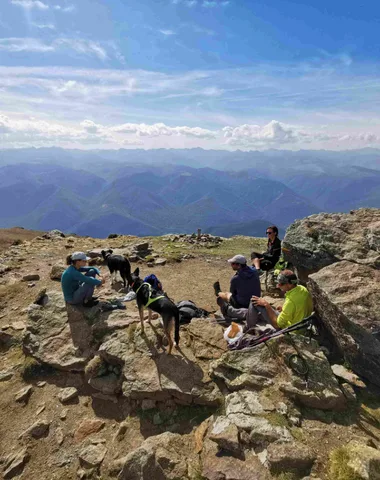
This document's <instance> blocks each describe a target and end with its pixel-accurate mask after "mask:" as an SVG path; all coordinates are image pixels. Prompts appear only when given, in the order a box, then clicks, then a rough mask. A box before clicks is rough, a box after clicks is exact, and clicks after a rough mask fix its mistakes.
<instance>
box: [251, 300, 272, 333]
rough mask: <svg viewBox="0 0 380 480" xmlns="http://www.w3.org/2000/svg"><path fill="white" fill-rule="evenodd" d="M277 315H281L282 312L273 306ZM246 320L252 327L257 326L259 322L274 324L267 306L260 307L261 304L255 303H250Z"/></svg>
mask: <svg viewBox="0 0 380 480" xmlns="http://www.w3.org/2000/svg"><path fill="white" fill-rule="evenodd" d="M272 310H273V311H274V313H275V314H276V316H277V317H278V316H279V315H280V312H278V311H277V310H275V309H274V308H272ZM246 321H247V327H248V328H252V327H254V326H256V325H257V324H258V323H261V324H262V323H267V324H269V325H272V323H271V321H270V320H269V316H268V313H267V311H266V308H265V307H260V306H257V307H256V306H255V305H253V303H251V304H250V306H249V308H248V312H247V316H246Z"/></svg>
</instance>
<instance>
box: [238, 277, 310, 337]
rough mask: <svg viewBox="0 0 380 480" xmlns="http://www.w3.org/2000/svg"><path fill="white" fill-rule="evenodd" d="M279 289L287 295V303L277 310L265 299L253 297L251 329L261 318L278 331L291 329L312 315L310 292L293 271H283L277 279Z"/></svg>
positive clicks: (248, 323) (250, 317)
mask: <svg viewBox="0 0 380 480" xmlns="http://www.w3.org/2000/svg"><path fill="white" fill-rule="evenodd" d="M277 287H278V288H279V289H280V290H281V291H282V292H284V293H285V303H284V305H283V307H282V308H280V309H279V310H280V311H278V310H275V309H274V308H273V307H272V306H271V305H270V304H269V303H268V302H267V301H266V300H265V299H264V298H260V297H258V296H253V297H252V304H253V308H252V309H250V312H249V315H247V326H248V328H251V327H253V326H255V325H256V323H257V321H259V319H260V316H261V318H262V319H263V320H264V321H266V322H267V323H270V324H271V325H272V326H273V327H274V328H276V329H283V328H286V327H290V326H291V325H294V324H295V323H298V322H300V321H301V320H303V319H304V318H306V317H308V316H309V315H311V313H312V311H313V301H312V298H311V295H310V293H309V291H308V290H307V289H306V288H305V287H304V286H302V285H298V278H297V275H296V274H295V273H293V272H292V271H291V270H283V271H282V272H280V274H279V275H278V277H277Z"/></svg>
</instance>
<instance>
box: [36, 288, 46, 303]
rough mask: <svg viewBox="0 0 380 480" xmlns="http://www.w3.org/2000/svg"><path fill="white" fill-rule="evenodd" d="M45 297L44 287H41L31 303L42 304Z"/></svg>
mask: <svg viewBox="0 0 380 480" xmlns="http://www.w3.org/2000/svg"><path fill="white" fill-rule="evenodd" d="M45 297H46V288H42V289H41V290H40V291H39V292H38V293H37V296H36V298H35V300H34V302H33V303H35V304H36V305H43V304H44V300H45Z"/></svg>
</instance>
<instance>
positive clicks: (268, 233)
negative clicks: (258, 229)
mask: <svg viewBox="0 0 380 480" xmlns="http://www.w3.org/2000/svg"><path fill="white" fill-rule="evenodd" d="M271 233H273V232H265V234H266V235H270V234H271Z"/></svg>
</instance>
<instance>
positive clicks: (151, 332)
mask: <svg viewBox="0 0 380 480" xmlns="http://www.w3.org/2000/svg"><path fill="white" fill-rule="evenodd" d="M204 322H207V320H204ZM161 332H162V330H161V329H160V322H159V321H153V322H152V326H149V325H147V326H146V328H145V333H144V334H141V329H140V326H137V328H136V326H135V325H131V326H129V327H128V328H127V329H125V330H120V331H118V332H115V333H114V334H113V335H112V336H110V337H108V338H106V339H105V341H104V342H103V344H102V345H101V346H100V348H99V352H98V353H99V355H100V357H101V358H102V359H103V361H104V362H106V363H107V364H110V365H115V366H119V367H121V369H122V375H123V381H122V391H123V394H124V396H126V397H127V398H130V399H134V400H140V401H142V400H147V399H153V400H155V401H165V400H169V399H171V400H174V401H175V402H176V403H179V404H185V405H186V404H187V405H189V404H192V403H194V404H199V405H210V406H213V405H215V406H216V405H219V403H220V400H221V398H222V395H221V392H220V391H219V389H218V387H217V385H216V384H215V383H214V382H212V380H211V378H210V377H209V375H208V370H209V363H210V361H209V360H204V359H198V358H197V356H196V353H197V350H195V353H194V351H193V348H194V345H191V346H190V347H189V346H188V343H190V342H189V335H188V333H187V328H186V327H185V328H183V329H181V341H180V348H181V351H180V352H178V351H177V350H174V351H173V354H172V355H167V354H166V353H164V351H163V349H162V333H161ZM220 333H221V332H220ZM221 334H222V333H221ZM210 351H211V352H212V350H211V349H210ZM219 355H220V349H219V348H216V349H215V357H214V358H216V357H217V356H219Z"/></svg>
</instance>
